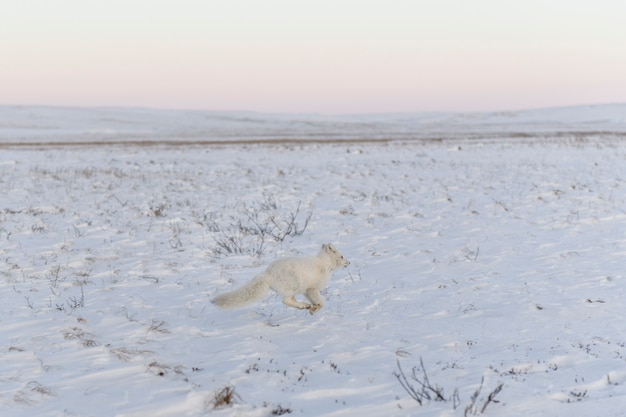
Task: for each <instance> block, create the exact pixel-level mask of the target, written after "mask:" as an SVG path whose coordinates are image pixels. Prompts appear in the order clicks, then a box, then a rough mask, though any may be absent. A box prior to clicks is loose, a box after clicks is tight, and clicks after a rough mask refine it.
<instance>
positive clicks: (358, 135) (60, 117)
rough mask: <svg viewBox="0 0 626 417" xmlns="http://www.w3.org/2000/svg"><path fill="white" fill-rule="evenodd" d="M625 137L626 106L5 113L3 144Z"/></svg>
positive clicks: (17, 109)
mask: <svg viewBox="0 0 626 417" xmlns="http://www.w3.org/2000/svg"><path fill="white" fill-rule="evenodd" d="M590 136H595V137H597V136H612V137H613V136H617V137H624V136H626V103H624V104H606V105H589V106H576V107H561V108H547V109H536V110H524V111H509V112H480V113H389V114H354V115H338V116H334V115H320V114H288V113H277V114H273V113H255V112H244V111H223V112H222V111H198V110H156V109H144V108H107V107H101V108H98V107H84V108H81V107H77V108H70V107H37V106H0V143H1V144H5V145H6V144H29V143H30V144H34V143H99V142H100V143H102V142H105V143H110V142H116V143H117V142H120V143H123V142H132V143H134V142H150V143H153V142H164V143H168V142H182V143H188V142H201V141H204V142H233V141H235V142H253V141H316V142H317V141H333V140H334V141H337V140H342V141H344V140H377V141H378V140H380V141H382V140H434V139H506V138H525V137H590Z"/></svg>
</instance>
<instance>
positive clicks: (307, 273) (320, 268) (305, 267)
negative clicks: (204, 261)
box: [212, 243, 350, 314]
mask: <svg viewBox="0 0 626 417" xmlns="http://www.w3.org/2000/svg"><path fill="white" fill-rule="evenodd" d="M348 265H350V262H348V261H347V260H346V259H345V258H344V257H343V255H342V254H341V252H339V251H338V250H337V249H335V247H334V246H333V245H332V244H330V243H329V244H325V245H322V249H321V250H320V251H319V253H318V254H317V256H315V257H306V258H305V257H298V258H284V259H279V260H277V261H274V262H272V263H271V264H270V266H268V267H267V269H266V270H265V272H262V273H261V274H259V275H257V276H256V277H255V278H254V279H253V280H252V281H250V282H249V283H247V284H246V285H244V286H243V287H241V288H238V289H236V290H234V291H231V292H228V293H225V294H222V295H219V296H217V297H215V298H214V299H213V300H212V302H213V304H216V305H217V306H219V307H222V308H239V307H244V306H246V305H248V304H252V303H253V302H255V301H258V300H260V299H261V298H263V297H264V296H265V295H266V294H267V292H268V291H269V289H270V288H271V289H272V290H274V291H276V292H277V293H278V294H280V295H281V296H282V297H283V303H284V304H286V305H288V306H290V307H295V308H299V309H306V310H309V313H311V314H313V313H315V312H316V311H317V310H319V309H320V308H322V306H324V300H323V299H322V295H321V294H320V290H321V289H322V288H324V287H325V286H326V284H327V283H328V280H329V279H330V275H331V274H332V273H333V271H334V270H335V269H338V268H340V267H346V266H348ZM296 294H304V296H305V297H306V298H307V299H308V300H309V301H310V302H311V304H306V303H302V302H300V301H298V300H296V298H295V295H296Z"/></svg>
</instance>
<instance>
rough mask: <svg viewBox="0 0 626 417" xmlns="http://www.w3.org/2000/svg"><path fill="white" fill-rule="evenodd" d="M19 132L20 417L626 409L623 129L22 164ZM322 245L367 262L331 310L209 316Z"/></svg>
mask: <svg viewBox="0 0 626 417" xmlns="http://www.w3.org/2000/svg"><path fill="white" fill-rule="evenodd" d="M7 113H9V111H8V110H7V109H6V108H5V109H3V113H2V114H5V115H6V114H7ZM5 120H9V119H8V118H7V119H5ZM11 120H14V119H11ZM611 120H614V121H615V117H613V119H611ZM623 122H624V120H623V119H618V120H617V121H616V122H615V123H616V124H617V125H620V123H622V124H623ZM3 123H4V125H3V126H4V130H3V131H2V132H3V135H4V136H2V140H4V142H5V143H13V145H12V146H0V196H1V197H0V256H1V259H2V263H1V264H0V295H1V297H2V300H3V302H2V307H1V308H0V353H1V354H0V410H1V412H2V415H3V416H11V417H12V416H24V417H26V416H28V417H32V416H51V417H52V416H54V417H57V416H103V417H105V416H172V417H173V416H204V415H214V416H242V417H253V416H270V415H293V416H359V417H369V416H398V417H399V416H418V415H419V416H473V415H485V416H580V417H589V416H603V417H610V416H622V415H623V413H624V409H626V308H625V306H624V297H625V292H624V287H625V277H626V273H625V270H624V265H625V259H626V143H624V142H623V141H620V140H619V137H616V136H615V135H613V134H611V135H609V134H601V133H594V134H590V135H587V136H585V137H583V138H581V137H578V136H577V135H571V136H567V135H555V136H558V137H552V138H551V137H549V136H550V135H549V134H546V133H545V132H542V133H540V134H537V135H535V134H533V135H528V136H529V137H522V138H517V139H514V138H511V137H509V138H504V139H501V140H497V139H493V138H491V137H490V138H489V140H480V139H479V138H473V139H472V140H463V139H458V138H457V139H455V140H439V141H402V140H397V141H391V142H381V143H359V142H353V143H324V144H322V143H301V144H298V143H286V144H267V143H266V144H256V145H252V144H248V145H233V144H225V145H214V146H206V145H205V146H193V145H184V146H181V145H172V144H163V145H150V146H147V145H140V144H135V145H107V146H44V147H41V146H26V147H24V146H15V143H16V142H15V141H16V140H17V139H16V138H18V139H19V137H22V139H24V140H26V141H27V138H30V137H31V136H29V134H28V132H26V133H25V131H24V126H25V124H23V123H22V122H20V123H22V125H21V126H22V127H19V126H18V124H19V123H14V124H13V127H11V128H9V127H8V126H9V124H10V123H9V122H6V121H5V122H3ZM11 123H13V122H11ZM58 123H59V124H62V123H61V122H58ZM36 124H37V123H35V122H33V125H36ZM70 124H71V122H70V121H68V125H70ZM79 125H80V124H79ZM29 126H30V125H29ZM42 126H43V125H42ZM80 126H82V127H81V129H83V127H84V126H85V124H84V123H83V124H82V125H80ZM620 126H621V125H620ZM20 129H22V130H20ZM51 129H52V128H51ZM476 129H477V131H478V130H479V128H478V127H477V128H476ZM52 130H54V129H52ZM79 130H80V129H79ZM83 130H84V129H83ZM83 130H81V131H83ZM485 130H486V131H487V130H489V128H488V127H485ZM515 130H516V131H517V129H515ZM557 130H558V131H561V130H559V129H556V130H555V131H557ZM604 130H605V129H603V128H601V127H599V128H598V129H595V131H598V132H602V131H604ZM50 131H51V130H50V129H48V130H46V132H48V133H50ZM589 131H592V129H590V130H589ZM7 132H8V133H7ZM20 132H21V133H20ZM533 132H534V133H537V131H533ZM620 134H622V133H620ZM11 135H13V136H11ZM20 135H23V136H20ZM148 136H149V135H148ZM486 136H489V135H486ZM531 136H532V137H531ZM540 136H541V137H540ZM544 136H547V138H546V137H544ZM617 136H619V135H617ZM76 137H78V136H76ZM119 137H121V136H119ZM35 139H36V140H32V142H45V141H46V140H47V141H49V142H55V141H56V140H57V139H58V137H57V136H54V135H52V134H48V136H46V134H44V133H41V134H40V137H37V138H35ZM84 139H85V141H88V140H90V139H89V138H87V137H86V138H84ZM73 140H74V139H73ZM325 242H332V243H334V244H336V246H337V247H338V248H339V249H340V250H341V251H342V252H343V253H344V254H345V255H346V257H347V258H348V259H349V260H350V261H351V265H350V266H349V267H348V268H346V269H343V270H339V271H337V272H335V274H334V276H333V278H332V279H331V281H330V284H329V286H328V288H327V289H326V290H325V291H324V293H323V295H324V297H325V299H326V305H325V306H324V308H323V309H322V310H320V311H319V312H317V313H316V314H315V315H313V316H311V315H309V314H308V313H307V312H305V311H300V310H296V309H293V308H288V307H285V306H283V305H282V303H281V301H280V299H279V298H278V297H277V296H275V295H270V296H269V297H267V298H266V299H264V300H263V301H262V302H260V303H259V304H257V305H255V306H253V307H250V308H246V309H242V310H230V311H223V310H219V309H217V308H216V307H215V306H213V305H212V304H211V303H210V299H211V298H212V297H213V296H215V295H216V294H219V293H222V292H225V291H229V290H231V289H233V288H235V287H236V286H238V285H241V284H242V283H244V282H246V281H247V280H249V279H251V278H252V277H253V276H254V275H255V274H257V273H259V272H261V271H262V270H263V269H264V267H265V266H266V265H267V264H268V263H270V262H271V261H272V260H274V259H276V258H278V257H281V256H291V255H300V254H302V255H313V254H315V253H316V252H317V251H318V249H319V247H320V245H321V244H322V243H325ZM412 397H413V398H412ZM420 402H421V404H419V403H420Z"/></svg>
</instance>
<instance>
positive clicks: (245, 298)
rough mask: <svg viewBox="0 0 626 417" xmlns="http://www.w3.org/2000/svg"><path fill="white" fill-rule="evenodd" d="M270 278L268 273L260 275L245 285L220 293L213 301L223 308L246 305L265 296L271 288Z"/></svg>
mask: <svg viewBox="0 0 626 417" xmlns="http://www.w3.org/2000/svg"><path fill="white" fill-rule="evenodd" d="M268 278H269V277H268V276H267V275H266V274H261V275H258V276H257V277H256V278H254V279H253V280H252V281H250V282H248V283H247V284H246V285H244V286H243V287H241V288H237V289H236V290H234V291H231V292H227V293H225V294H221V295H218V296H217V297H215V298H214V299H213V300H211V302H212V303H213V304H215V305H216V306H218V307H222V308H240V307H245V306H247V305H249V304H252V303H254V302H255V301H258V300H260V299H261V298H263V297H265V295H266V294H267V293H268V291H269V289H270V283H269V280H268Z"/></svg>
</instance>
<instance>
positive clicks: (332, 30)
mask: <svg viewBox="0 0 626 417" xmlns="http://www.w3.org/2000/svg"><path fill="white" fill-rule="evenodd" d="M11 3H13V4H9V5H3V12H2V14H1V15H0V56H2V57H3V59H2V61H3V62H2V65H1V66H0V80H2V81H1V83H2V84H1V86H0V104H4V105H29V104H32V105H38V104H42V105H64V106H66V105H70V106H142V107H158V108H194V109H208V110H233V109H236V110H254V111H264V112H318V113H359V112H400V111H438V110H444V111H483V110H511V109H520V108H533V107H550V106H564V105H575V104H593V103H609V102H626V75H624V74H626V48H624V44H625V42H626V25H625V24H624V16H626V2H623V1H617V0H614V1H609V0H596V1H594V2H589V1H578V0H570V1H562V0H553V1H549V2H546V1H541V2H540V1H535V0H526V1H511V2H502V1H495V0H491V1H487V0H475V1H472V2H468V1H462V0H439V1H398V0H385V1H368V0H361V1H341V0H335V1H329V0H318V1H271V0H270V1H265V2H259V1H253V0H230V1H199V0H198V1H189V0H178V1H165V0H150V1H148V0H125V1H122V0H109V1H97V0H92V1H85V0H55V1H46V0H20V1H16V2H11Z"/></svg>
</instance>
